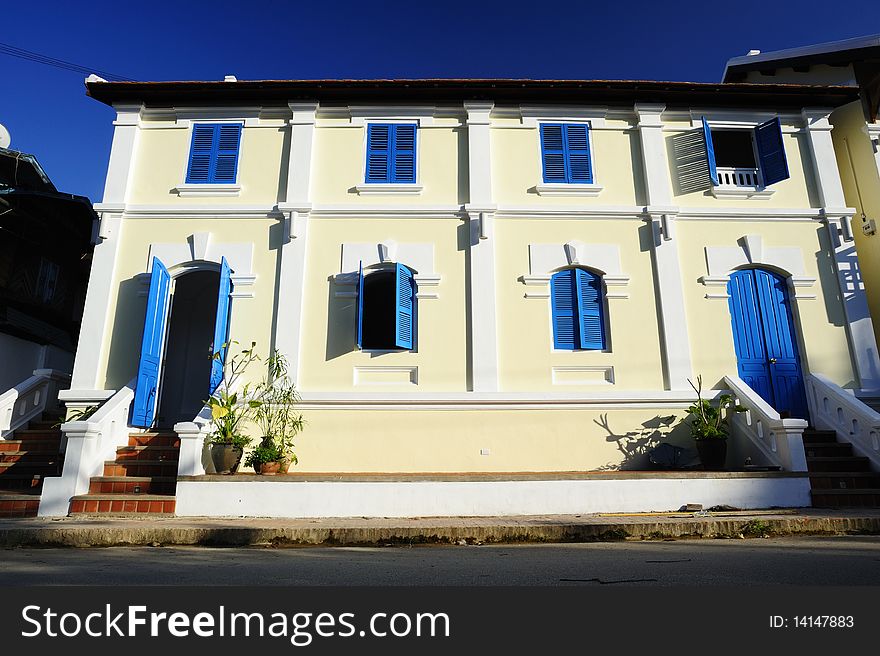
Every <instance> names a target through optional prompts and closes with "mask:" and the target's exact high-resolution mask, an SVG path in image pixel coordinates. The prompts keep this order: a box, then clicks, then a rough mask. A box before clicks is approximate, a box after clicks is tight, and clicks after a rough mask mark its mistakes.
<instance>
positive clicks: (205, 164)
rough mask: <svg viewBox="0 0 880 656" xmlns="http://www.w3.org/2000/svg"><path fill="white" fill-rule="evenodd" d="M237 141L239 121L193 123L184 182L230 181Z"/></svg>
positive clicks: (239, 129)
mask: <svg viewBox="0 0 880 656" xmlns="http://www.w3.org/2000/svg"><path fill="white" fill-rule="evenodd" d="M240 143H241V124H240V123H213V124H211V123H204V124H196V125H194V126H193V136H192V144H191V146H190V151H189V165H188V166H187V169H186V182H187V184H234V183H235V178H236V175H237V173H238V151H239V146H240Z"/></svg>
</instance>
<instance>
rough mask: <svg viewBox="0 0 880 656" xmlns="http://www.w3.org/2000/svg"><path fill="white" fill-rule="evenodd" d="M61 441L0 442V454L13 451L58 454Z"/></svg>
mask: <svg viewBox="0 0 880 656" xmlns="http://www.w3.org/2000/svg"><path fill="white" fill-rule="evenodd" d="M60 450H61V440H60V439H57V440H0V454H3V453H9V452H14V451H42V452H44V453H58V452H59V451H60Z"/></svg>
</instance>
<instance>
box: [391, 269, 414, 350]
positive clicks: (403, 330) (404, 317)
mask: <svg viewBox="0 0 880 656" xmlns="http://www.w3.org/2000/svg"><path fill="white" fill-rule="evenodd" d="M396 270H397V277H396V280H395V282H396V283H397V292H396V303H395V305H396V307H397V313H396V314H397V316H396V317H395V330H394V345H395V346H397V347H398V348H403V349H411V348H412V347H413V332H414V331H413V314H414V313H413V310H414V309H415V308H414V307H413V306H414V304H415V298H414V297H415V290H414V281H413V275H412V272H411V271H410V270H409V269H407V268H406V267H405V266H403V265H402V264H398V265H396Z"/></svg>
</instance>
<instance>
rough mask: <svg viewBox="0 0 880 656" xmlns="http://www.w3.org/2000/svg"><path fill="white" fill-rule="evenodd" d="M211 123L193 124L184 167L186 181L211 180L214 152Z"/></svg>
mask: <svg viewBox="0 0 880 656" xmlns="http://www.w3.org/2000/svg"><path fill="white" fill-rule="evenodd" d="M214 127H215V126H213V125H194V126H193V134H192V143H191V144H190V149H189V165H188V166H187V169H186V181H187V182H188V183H194V184H199V183H207V182H210V180H211V160H212V158H213V154H214Z"/></svg>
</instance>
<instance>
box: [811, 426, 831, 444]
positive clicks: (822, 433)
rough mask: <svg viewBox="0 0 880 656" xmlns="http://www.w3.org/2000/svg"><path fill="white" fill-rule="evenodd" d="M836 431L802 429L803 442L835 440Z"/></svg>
mask: <svg viewBox="0 0 880 656" xmlns="http://www.w3.org/2000/svg"><path fill="white" fill-rule="evenodd" d="M836 441H837V433H836V432H834V431H831V430H815V429H811V428H808V429H807V430H805V431H804V442H836Z"/></svg>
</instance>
